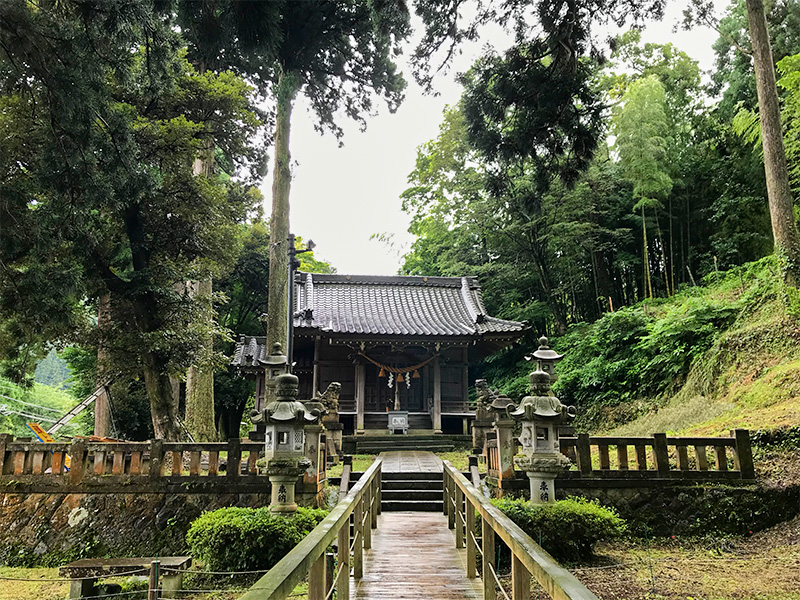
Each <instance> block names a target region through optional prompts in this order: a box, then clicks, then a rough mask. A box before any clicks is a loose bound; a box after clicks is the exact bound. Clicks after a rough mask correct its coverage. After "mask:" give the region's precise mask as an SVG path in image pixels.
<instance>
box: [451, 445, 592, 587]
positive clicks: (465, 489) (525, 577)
mask: <svg viewBox="0 0 800 600" xmlns="http://www.w3.org/2000/svg"><path fill="white" fill-rule="evenodd" d="M444 480H445V485H444V490H445V491H444V494H445V498H444V501H445V502H444V503H445V506H446V507H447V510H448V517H450V518H449V519H448V520H449V521H450V523H455V522H457V523H458V527H465V529H466V530H467V532H471V525H472V524H473V523H474V512H475V511H477V512H479V513H480V515H481V518H482V520H483V521H482V524H483V535H482V543H483V548H481V549H478V548H477V547H472V548H471V547H470V546H471V545H473V544H474V545H475V546H477V544H476V541H475V537H474V536H472V535H467V536H464V534H463V530H462V532H461V535H458V532H457V535H456V547H463V545H464V543H465V542H466V544H467V559H468V560H467V563H468V564H467V576H472V577H474V576H475V575H474V573H475V564H474V562H475V561H476V560H477V558H476V556H477V555H478V554H479V553H481V554H482V561H483V567H484V568H483V571H482V572H483V573H484V598H485V599H488V598H494V597H495V589H494V580H493V579H491V580H490V578H488V577H487V575H486V574H487V573H490V572H491V570H490V567H491V564H492V560H493V558H494V534H497V536H498V537H499V538H500V539H501V540H503V542H504V543H505V544H506V546H508V548H509V549H510V550H511V556H512V560H511V563H512V577H511V581H512V586H513V588H514V589H512V593H511V597H512V598H515V599H516V598H527V597H528V594H529V590H528V588H529V582H530V577H531V576H533V577H534V579H536V581H538V582H539V584H540V585H541V586H542V588H543V589H544V590H545V591H546V592H547V593H548V594H549V595H550V597H551V598H553V600H599V599H598V598H597V596H595V595H594V594H593V593H592V592H591V591H590V590H589V589H587V588H586V586H584V585H583V584H582V583H581V582H580V581H578V580H577V579H576V578H575V576H574V575H572V573H570V572H569V571H567V570H566V569H565V568H564V567H562V566H561V565H559V564H558V563H557V562H556V561H555V559H554V558H553V557H552V556H550V555H549V554H548V553H547V552H546V551H545V550H544V549H543V548H542V547H541V546H539V545H538V544H537V543H536V542H534V541H533V540H532V539H531V537H530V536H529V535H528V534H527V533H525V532H524V531H523V530H522V529H520V527H519V526H518V525H517V524H516V523H514V522H513V521H512V520H511V519H509V518H508V517H507V516H506V515H504V514H503V513H502V512H501V511H500V509H498V508H497V507H496V506H494V505H493V504H492V503H491V502H489V500H488V499H487V498H485V497H484V496H483V494H481V493H480V491H479V490H477V489H476V488H475V487H474V486H473V485H472V484H471V483H470V482H469V481H467V479H466V478H465V477H464V475H462V474H461V473H460V472H459V471H458V470H457V469H454V468H453V466H452V465H451V464H450V463H449V462H447V461H445V462H444ZM462 510H463V515H464V516H463V517H462ZM450 511H455V513H456V514H455V515H452V516H451V514H450ZM465 538H466V539H465ZM470 560H472V561H473V564H469V562H470Z"/></svg>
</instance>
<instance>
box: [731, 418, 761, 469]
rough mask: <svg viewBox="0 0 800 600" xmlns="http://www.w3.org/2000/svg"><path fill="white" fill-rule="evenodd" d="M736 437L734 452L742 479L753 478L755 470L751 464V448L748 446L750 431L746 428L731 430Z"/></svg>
mask: <svg viewBox="0 0 800 600" xmlns="http://www.w3.org/2000/svg"><path fill="white" fill-rule="evenodd" d="M733 435H734V437H735V438H736V453H735V454H734V456H736V457H737V459H738V462H739V471H741V473H742V479H755V478H756V470H755V467H754V466H753V450H752V448H751V447H750V432H749V431H748V430H747V429H736V430H734V432H733Z"/></svg>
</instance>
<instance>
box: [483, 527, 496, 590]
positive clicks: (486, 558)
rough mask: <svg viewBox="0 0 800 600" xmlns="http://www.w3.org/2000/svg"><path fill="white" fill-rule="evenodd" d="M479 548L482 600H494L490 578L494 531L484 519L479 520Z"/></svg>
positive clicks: (493, 586)
mask: <svg viewBox="0 0 800 600" xmlns="http://www.w3.org/2000/svg"><path fill="white" fill-rule="evenodd" d="M481 546H482V550H483V562H482V565H483V600H496V598H497V589H496V588H495V584H494V577H493V576H492V563H493V562H494V530H493V529H492V526H491V525H489V523H488V521H487V520H486V519H482V520H481Z"/></svg>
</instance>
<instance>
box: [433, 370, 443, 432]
mask: <svg viewBox="0 0 800 600" xmlns="http://www.w3.org/2000/svg"><path fill="white" fill-rule="evenodd" d="M433 433H442V369H441V367H440V365H439V357H438V356H437V357H436V358H434V359H433Z"/></svg>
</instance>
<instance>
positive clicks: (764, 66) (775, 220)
mask: <svg viewBox="0 0 800 600" xmlns="http://www.w3.org/2000/svg"><path fill="white" fill-rule="evenodd" d="M747 18H748V21H749V22H750V39H751V40H752V44H753V66H754V68H755V73H756V90H757V91H758V110H759V113H760V116H761V144H762V146H763V148H764V171H765V173H766V177H767V196H768V198H769V214H770V218H771V220H772V234H773V237H774V239H775V253H776V254H777V255H778V257H779V258H780V260H781V264H782V265H783V274H784V281H786V283H787V284H788V285H791V286H795V287H796V286H797V285H798V284H800V239H798V233H797V226H796V224H795V221H794V211H793V203H792V192H791V188H790V187H789V172H788V170H787V167H786V153H785V151H784V147H783V130H782V128H781V113H780V107H779V105H778V88H777V85H776V83H775V65H774V63H773V60H772V48H771V47H770V43H769V34H768V32H767V19H766V16H765V14H764V3H763V2H762V1H761V0H747Z"/></svg>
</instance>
